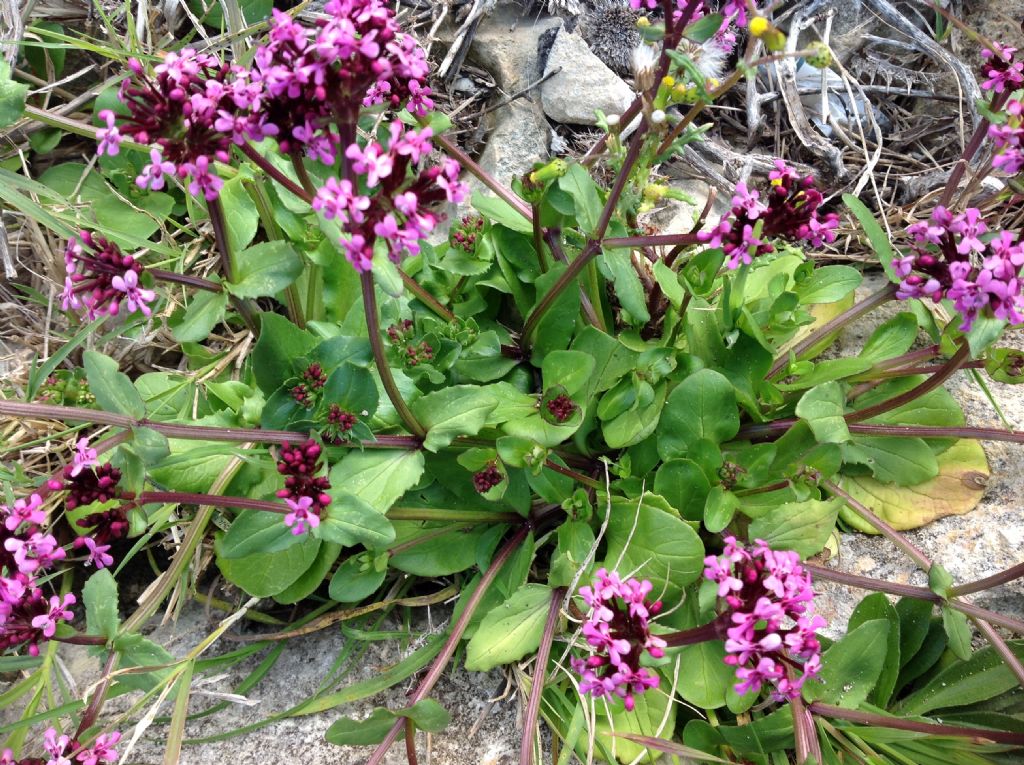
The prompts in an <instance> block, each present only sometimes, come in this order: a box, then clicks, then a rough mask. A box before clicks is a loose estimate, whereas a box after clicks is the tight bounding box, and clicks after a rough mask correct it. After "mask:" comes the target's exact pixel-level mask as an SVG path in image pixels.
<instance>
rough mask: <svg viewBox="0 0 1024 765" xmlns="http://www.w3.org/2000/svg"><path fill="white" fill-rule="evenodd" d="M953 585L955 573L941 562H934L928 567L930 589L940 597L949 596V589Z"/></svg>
mask: <svg viewBox="0 0 1024 765" xmlns="http://www.w3.org/2000/svg"><path fill="white" fill-rule="evenodd" d="M952 586H953V575H952V574H950V573H949V572H948V571H947V570H946V569H945V567H944V566H942V565H941V564H939V563H933V564H932V567H931V568H930V569H928V589H930V590H931V591H932V592H934V593H935V594H936V595H938V596H939V597H940V598H948V597H949V590H950V588H951V587H952Z"/></svg>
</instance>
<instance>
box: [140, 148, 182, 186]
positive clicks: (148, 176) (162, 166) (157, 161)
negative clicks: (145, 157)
mask: <svg viewBox="0 0 1024 765" xmlns="http://www.w3.org/2000/svg"><path fill="white" fill-rule="evenodd" d="M149 160H150V162H149V164H148V165H146V166H145V167H143V168H142V174H141V175H139V176H138V177H136V179H135V185H136V186H138V187H139V188H140V189H149V190H151V191H159V190H160V189H162V188H163V187H164V178H165V176H168V175H170V176H173V175H174V174H175V172H176V171H177V168H176V167H175V165H174V163H173V162H168V161H166V160H165V159H164V155H163V154H162V153H161V152H160V149H152V150H151V151H150V152H149Z"/></svg>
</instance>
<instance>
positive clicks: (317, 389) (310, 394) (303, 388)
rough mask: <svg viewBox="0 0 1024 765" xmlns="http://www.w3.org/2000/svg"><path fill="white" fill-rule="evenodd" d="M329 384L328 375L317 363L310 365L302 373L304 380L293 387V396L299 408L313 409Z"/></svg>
mask: <svg viewBox="0 0 1024 765" xmlns="http://www.w3.org/2000/svg"><path fill="white" fill-rule="evenodd" d="M326 384H327V375H326V374H325V373H324V370H323V367H321V366H320V365H319V364H317V363H313V364H310V365H309V366H308V367H306V369H305V371H303V373H302V380H301V381H300V382H298V383H296V384H295V385H293V386H292V389H291V395H292V398H293V399H294V400H295V403H297V404H298V405H299V406H302V407H304V408H306V409H312V408H313V407H314V406H315V405H316V402H317V401H319V399H320V393H321V391H323V388H324V386H325V385H326Z"/></svg>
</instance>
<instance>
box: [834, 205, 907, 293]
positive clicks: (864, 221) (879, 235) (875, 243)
mask: <svg viewBox="0 0 1024 765" xmlns="http://www.w3.org/2000/svg"><path fill="white" fill-rule="evenodd" d="M843 202H844V203H845V204H846V206H847V207H849V208H850V212H852V213H853V215H854V217H856V218H857V221H858V222H859V223H860V227H861V228H862V229H864V233H865V234H867V237H868V241H869V242H870V243H871V249H872V250H874V252H875V256H876V257H877V258H878V262H879V263H880V264H881V265H882V269H883V270H884V271H885V275H886V276H888V277H889V281H891V282H892V283H893V284H899V281H900V278H899V277H898V276H897V275H896V271H895V269H893V267H892V259H893V251H892V243H891V242H890V241H889V235H888V234H886V233H885V231H884V230H883V229H882V227H881V226H880V225H878V221H877V220H876V219H875V216H874V214H873V213H872V212H871V210H869V209H868V208H867V206H866V205H865V204H864V203H863V202H861V201H860V200H859V199H858V198H857V197H855V196H854V195H853V194H843Z"/></svg>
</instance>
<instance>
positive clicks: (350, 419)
mask: <svg viewBox="0 0 1024 765" xmlns="http://www.w3.org/2000/svg"><path fill="white" fill-rule="evenodd" d="M358 421H359V418H357V417H356V416H355V415H354V414H352V412H349V411H346V410H344V409H342V408H341V406H339V405H338V404H331V405H330V406H329V407H328V408H327V424H326V425H325V426H324V428H323V430H321V431H320V437H321V438H323V440H324V443H328V444H332V445H334V446H339V445H341V444H342V443H344V442H345V440H346V439H347V438H349V437H350V436H349V431H350V430H352V428H354V427H355V426H356V423H357V422H358Z"/></svg>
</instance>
